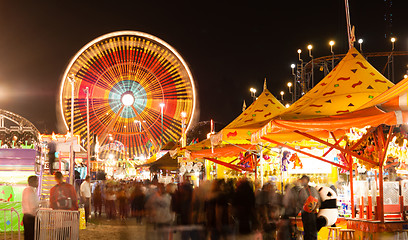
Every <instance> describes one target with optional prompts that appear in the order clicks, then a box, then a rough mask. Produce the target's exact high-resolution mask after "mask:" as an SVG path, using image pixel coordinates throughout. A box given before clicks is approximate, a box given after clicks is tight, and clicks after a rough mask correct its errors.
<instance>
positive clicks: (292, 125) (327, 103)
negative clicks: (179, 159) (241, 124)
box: [252, 48, 408, 223]
mask: <svg viewBox="0 0 408 240" xmlns="http://www.w3.org/2000/svg"><path fill="white" fill-rule="evenodd" d="M407 85H408V84H407V83H406V81H403V82H402V83H400V84H398V85H397V86H395V87H393V88H391V87H392V86H393V84H392V83H390V82H389V81H388V80H387V79H385V78H384V77H383V76H382V75H381V74H380V73H379V72H377V71H376V70H375V69H374V68H373V67H372V66H371V65H370V64H369V63H368V62H367V61H366V60H365V59H364V58H363V57H362V56H361V55H360V54H359V53H358V52H357V50H356V49H355V48H352V49H350V50H349V52H348V53H347V54H346V56H345V57H344V59H343V60H342V61H341V62H340V63H339V64H338V66H337V67H336V68H335V69H333V70H332V72H330V73H329V74H328V75H327V76H326V77H325V78H324V79H323V80H322V81H321V82H320V83H319V84H318V85H317V86H315V87H314V88H313V89H312V90H311V91H310V92H309V93H307V94H306V95H304V96H303V97H302V98H301V99H300V100H299V101H298V102H296V103H295V104H293V105H292V107H291V108H289V109H288V110H287V111H286V112H284V113H282V114H281V115H280V116H279V117H277V118H276V119H273V120H271V121H270V122H269V123H268V124H267V125H265V126H264V127H263V128H262V129H261V130H259V131H258V132H256V133H255V134H253V135H252V142H253V143H258V142H259V141H264V142H268V143H273V144H276V145H279V146H282V147H286V148H289V149H291V150H293V151H296V152H298V153H302V154H304V155H307V156H309V157H313V158H316V159H319V160H321V161H323V162H329V163H331V164H333V165H335V166H337V167H340V168H343V169H347V170H349V171H350V173H352V170H353V166H354V164H353V157H354V158H356V159H358V161H360V162H364V163H367V164H370V166H371V167H377V168H379V178H380V179H381V180H380V181H379V192H380V197H379V199H378V201H377V204H378V214H377V215H376V217H377V219H380V220H381V222H382V223H383V222H384V214H383V213H384V204H383V199H382V194H383V182H382V169H383V164H384V160H385V157H386V155H387V148H388V145H389V142H390V141H391V139H392V137H393V134H394V132H393V130H394V127H395V126H397V125H400V124H402V123H404V122H407V120H408V112H406V111H401V110H402V109H403V108H404V106H406V104H405V105H404V100H405V103H406V101H407V97H406V96H405V99H404V93H405V92H406V89H407V88H406V86H407ZM388 89H389V90H388ZM387 90H388V91H387ZM377 96H378V98H377V99H376V97H377ZM373 99H375V101H374V100H373ZM397 100H398V101H397ZM400 100H401V101H400ZM348 102H350V103H349V104H347V103H348ZM396 102H397V103H398V104H396ZM377 106H378V107H377ZM395 106H398V107H397V108H396V107H395ZM401 106H402V108H401ZM379 107H381V108H382V109H388V110H387V111H388V112H386V111H383V110H382V109H380V108H379ZM357 109H359V110H357ZM393 110H396V111H393ZM319 116H320V117H319ZM353 128H359V129H365V131H366V132H365V133H363V134H362V135H361V136H360V137H359V138H357V139H356V140H352V141H349V139H347V138H348V137H347V135H346V134H347V133H350V132H351V130H352V129H353ZM368 138H372V141H374V142H375V145H373V151H375V155H368V154H369V153H367V152H365V151H364V152H361V151H359V152H358V151H355V150H357V149H359V148H360V147H361V146H362V145H364V144H365V143H364V142H367V140H368ZM305 139H310V140H311V141H316V142H319V143H320V144H322V145H325V146H326V147H328V150H327V151H326V152H325V153H324V154H323V155H322V156H316V155H313V154H310V153H308V152H305V151H302V150H300V149H298V148H296V147H292V146H290V145H288V144H287V143H288V142H294V141H302V140H305ZM329 139H330V140H331V141H329ZM342 142H343V143H344V142H347V144H346V145H344V144H343V145H342V144H341V143H342ZM367 146H368V145H367V144H365V145H364V147H367ZM333 149H337V150H339V151H340V152H341V154H342V156H343V157H344V159H345V162H344V163H335V162H333V161H330V160H328V159H326V158H325V156H326V155H327V154H328V153H329V152H330V151H331V150H333ZM350 188H351V189H353V181H352V178H350ZM351 205H352V206H353V205H354V198H353V193H352V196H351ZM352 216H353V217H355V210H354V208H352Z"/></svg>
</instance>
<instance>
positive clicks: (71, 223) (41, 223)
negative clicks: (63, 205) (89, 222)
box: [34, 209, 79, 240]
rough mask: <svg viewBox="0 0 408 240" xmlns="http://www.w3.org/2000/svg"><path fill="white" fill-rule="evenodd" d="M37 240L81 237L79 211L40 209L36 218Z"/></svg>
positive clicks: (73, 239) (72, 239) (74, 239)
mask: <svg viewBox="0 0 408 240" xmlns="http://www.w3.org/2000/svg"><path fill="white" fill-rule="evenodd" d="M34 239H35V240H59V239H61V240H62V239H64V240H65V239H71V240H77V239H79V212H78V211H68V210H52V209H40V210H39V211H38V213H37V218H36V220H35V238H34Z"/></svg>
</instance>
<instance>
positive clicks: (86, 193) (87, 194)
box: [79, 175, 92, 222]
mask: <svg viewBox="0 0 408 240" xmlns="http://www.w3.org/2000/svg"><path fill="white" fill-rule="evenodd" d="M79 189H80V196H81V202H82V204H84V208H85V221H86V222H88V218H89V214H91V204H90V202H91V197H92V193H91V177H90V176H89V175H87V176H86V177H85V181H84V182H83V183H82V184H81V187H80V188H79Z"/></svg>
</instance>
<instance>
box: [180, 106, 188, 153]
mask: <svg viewBox="0 0 408 240" xmlns="http://www.w3.org/2000/svg"><path fill="white" fill-rule="evenodd" d="M186 117H187V113H186V112H181V146H182V147H186V145H187V139H186Z"/></svg>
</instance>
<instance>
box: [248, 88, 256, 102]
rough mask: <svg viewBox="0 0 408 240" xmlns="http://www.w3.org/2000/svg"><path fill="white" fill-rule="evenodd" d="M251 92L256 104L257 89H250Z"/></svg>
mask: <svg viewBox="0 0 408 240" xmlns="http://www.w3.org/2000/svg"><path fill="white" fill-rule="evenodd" d="M249 91H250V92H251V97H252V100H253V102H255V100H256V95H255V94H256V89H255V88H250V89H249Z"/></svg>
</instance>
